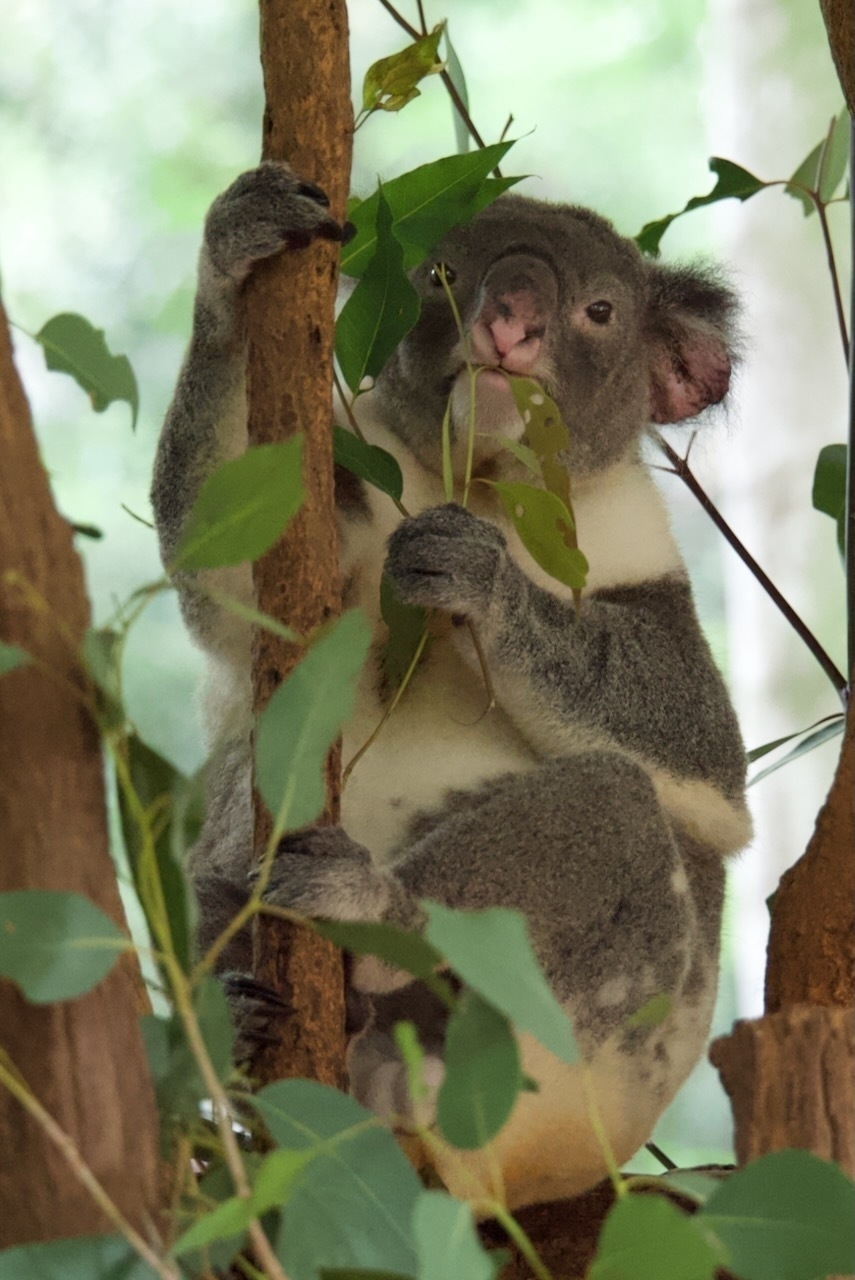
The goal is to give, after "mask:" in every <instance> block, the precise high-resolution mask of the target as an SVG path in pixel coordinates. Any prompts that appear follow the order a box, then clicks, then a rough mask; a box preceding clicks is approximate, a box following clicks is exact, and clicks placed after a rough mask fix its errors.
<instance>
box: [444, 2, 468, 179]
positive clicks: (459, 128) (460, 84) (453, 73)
mask: <svg viewBox="0 0 855 1280" xmlns="http://www.w3.org/2000/svg"><path fill="white" fill-rule="evenodd" d="M445 55H446V63H447V68H446V69H447V71H448V75H449V79H450V80H451V83H452V84H453V85H454V87H455V89H456V90H457V95H458V97H459V98H460V101H461V102H462V103H463V106H464V107H465V109H466V111H467V112H468V111H469V90H468V89H467V88H466V76H465V74H464V72H463V64H462V63H461V61H460V59H459V58H458V56H457V50H456V49H455V47H454V45H453V44H452V43H451V33H450V32H449V29H448V22H447V21H446V24H445ZM451 114H452V118H453V120H454V140H455V142H456V143H457V151H458V154H460V155H465V154H466V152H467V151H468V150H469V147H470V142H471V139H470V136H469V129H468V128H467V126H466V122H465V120H464V119H463V117H462V116H461V114H460V112H459V111H458V110H457V106H456V104H455V103H454V102H452V103H451Z"/></svg>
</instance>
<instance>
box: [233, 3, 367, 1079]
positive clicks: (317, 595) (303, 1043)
mask: <svg viewBox="0 0 855 1280" xmlns="http://www.w3.org/2000/svg"><path fill="white" fill-rule="evenodd" d="M261 58H262V66H263V70H264V88H265V97H266V107H265V115H264V141H263V154H264V158H265V159H277V160H288V161H289V162H290V163H291V164H292V165H293V167H294V168H295V170H296V171H297V172H298V173H299V174H300V176H301V177H303V178H306V179H309V180H311V181H313V182H317V183H318V184H319V185H320V186H322V187H323V188H324V190H325V191H326V192H327V194H328V196H329V198H330V205H331V211H332V213H333V215H334V216H335V217H338V218H339V219H341V220H343V219H344V216H345V208H346V201H347V192H348V182H349V177H350V153H351V141H352V131H353V117H352V110H351V105H350V77H349V51H348V30H347V12H346V8H345V3H344V0H261ZM337 278H338V248H337V246H335V245H332V244H330V243H329V242H327V241H319V242H318V243H316V244H313V245H312V246H311V247H310V248H309V249H308V250H306V251H305V252H302V253H294V254H286V255H283V256H282V257H281V258H278V259H276V260H274V261H271V262H270V263H267V264H263V265H262V266H261V267H260V268H259V269H258V271H257V273H255V275H254V278H253V280H252V281H251V287H250V289H249V291H248V298H247V330H248V344H249V345H248V353H249V354H248V362H249V363H248V372H249V433H250V441H251V442H252V443H254V444H260V443H267V442H271V441H276V440H285V439H287V438H288V437H289V436H292V435H293V434H294V432H295V431H298V430H299V431H302V433H303V435H304V467H303V476H304V482H305V488H306V501H305V504H304V506H303V508H302V510H301V511H300V513H299V515H298V516H297V518H296V519H295V520H294V521H293V523H292V525H291V526H290V528H289V529H288V530H287V531H286V534H285V536H284V537H283V538H282V539H281V540H280V541H279V542H278V543H277V545H276V546H275V547H273V548H272V549H271V550H270V551H269V552H268V553H267V554H266V555H265V556H263V557H262V558H261V559H260V560H259V561H258V563H257V564H256V566H255V583H256V590H257V593H258V604H259V608H261V609H263V610H264V611H265V612H267V613H271V614H273V615H274V616H275V617H277V618H279V619H280V620H281V621H283V622H287V623H288V624H289V625H291V626H293V627H294V628H295V629H296V630H298V631H300V632H303V633H305V632H309V631H311V630H312V628H313V627H316V626H317V625H318V624H319V623H322V622H324V621H326V620H327V619H328V618H330V617H331V616H333V615H334V614H336V613H337V612H338V611H339V609H340V603H341V601H340V583H339V571H338V547H337V536H336V525H335V516H334V502H333V463H332V434H331V431H330V425H331V422H332V392H331V388H332V353H333V316H334V304H335V294H336V284H337ZM297 657H298V654H297V652H296V651H295V650H294V648H293V646H288V645H287V644H285V643H283V642H282V641H280V640H278V639H277V638H276V637H274V636H271V635H270V634H269V633H267V632H262V633H259V634H258V636H257V640H256V649H255V654H254V660H253V667H254V677H253V680H254V696H255V705H256V709H258V710H260V709H261V708H262V707H263V706H264V704H265V703H266V702H267V699H268V698H269V697H270V695H271V694H272V693H273V691H274V690H275V689H276V687H277V686H278V685H279V683H280V682H281V680H282V679H283V678H284V676H285V675H287V674H288V672H289V671H290V670H291V669H292V667H293V666H294V664H295V662H296V660H297ZM338 775H339V764H338V758H337V753H333V757H332V758H331V759H330V761H329V762H328V768H327V780H328V809H327V817H328V819H329V820H330V821H335V820H336V818H337V816H338ZM269 829H270V828H269V819H268V816H267V814H266V813H265V812H264V810H263V806H261V805H260V803H258V801H256V848H257V849H258V850H259V851H260V850H261V849H263V847H264V845H265V843H266V840H267V836H268V833H269ZM255 967H256V976H257V977H258V978H259V980H260V981H262V982H264V983H266V984H267V985H268V986H271V987H273V988H274V989H275V990H277V991H279V992H281V993H282V994H283V995H284V996H286V998H287V999H288V1000H289V1002H290V1003H291V1005H292V1008H293V1010H294V1013H293V1017H292V1018H291V1019H289V1022H288V1025H287V1026H286V1027H285V1029H284V1038H283V1040H282V1042H281V1043H279V1044H277V1045H274V1046H271V1047H270V1048H269V1049H265V1050H264V1051H263V1052H262V1054H261V1055H260V1058H259V1059H258V1060H257V1061H256V1062H255V1063H254V1070H255V1073H256V1074H257V1075H258V1076H259V1077H260V1078H261V1079H267V1080H269V1079H276V1078H278V1077H281V1076H285V1075H288V1076H293V1075H307V1076H311V1077H314V1078H316V1079H320V1080H323V1081H325V1082H327V1083H330V1084H341V1083H342V1081H343V1075H344V994H343V981H342V971H341V961H340V957H339V955H338V953H337V952H336V951H335V949H334V948H332V947H331V946H330V945H329V944H328V943H326V942H324V941H323V940H321V939H319V938H317V937H316V936H315V935H313V934H309V933H306V932H305V931H295V930H293V929H291V928H289V927H288V926H286V925H283V924H280V923H278V922H273V921H259V923H258V927H257V930H256V966H255Z"/></svg>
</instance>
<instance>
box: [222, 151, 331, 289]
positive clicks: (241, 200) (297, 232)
mask: <svg viewBox="0 0 855 1280" xmlns="http://www.w3.org/2000/svg"><path fill="white" fill-rule="evenodd" d="M328 208H329V200H328V199H327V196H326V193H325V192H324V191H322V190H321V188H320V187H318V186H316V185H315V184H314V183H313V182H304V181H303V180H302V179H301V178H299V177H297V175H296V174H295V173H294V171H293V170H292V169H291V168H290V167H289V166H288V165H287V164H282V163H279V162H276V161H270V160H268V161H265V162H264V163H263V164H260V165H259V166H258V168H257V169H252V170H250V171H249V172H248V173H242V174H241V176H240V177H239V178H237V179H236V181H235V182H233V183H232V185H231V186H230V187H229V188H228V189H227V190H226V191H224V192H223V194H222V195H221V196H218V198H217V199H216V200H215V201H214V203H213V204H212V205H211V209H210V212H209V213H208V217H207V220H206V222H205V245H206V248H207V251H208V254H209V256H210V259H211V262H212V264H213V266H214V269H215V270H216V271H218V272H220V274H221V275H225V276H229V277H230V278H231V279H233V280H235V281H241V280H243V279H244V277H245V276H246V275H247V273H248V272H249V270H250V268H251V267H252V265H253V263H255V262H259V261H261V259H263V258H270V257H272V256H273V255H274V254H276V253H280V252H281V251H282V250H283V249H285V248H289V249H302V248H305V247H306V245H308V244H309V243H310V242H311V241H312V240H314V239H315V238H317V237H320V238H321V239H325V240H339V241H340V240H343V239H345V238H348V236H347V231H346V230H345V228H343V227H342V226H340V224H339V223H338V222H336V221H335V219H334V218H331V217H330V215H329V213H328V212H327V209H328Z"/></svg>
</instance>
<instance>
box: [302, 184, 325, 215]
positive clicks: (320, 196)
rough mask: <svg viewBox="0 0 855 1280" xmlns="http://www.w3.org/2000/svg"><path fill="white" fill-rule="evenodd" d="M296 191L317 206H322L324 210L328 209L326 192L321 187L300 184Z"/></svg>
mask: <svg viewBox="0 0 855 1280" xmlns="http://www.w3.org/2000/svg"><path fill="white" fill-rule="evenodd" d="M297 191H298V193H299V194H300V195H301V196H307V197H308V198H309V199H310V200H314V201H315V202H316V203H317V204H322V205H323V206H324V208H325V209H328V208H329V207H330V201H329V196H328V195H327V193H326V191H324V190H323V188H322V187H318V186H315V184H314V182H301V183H300V185H299V187H298V188H297Z"/></svg>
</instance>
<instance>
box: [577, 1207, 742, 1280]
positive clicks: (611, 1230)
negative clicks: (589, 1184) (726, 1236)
mask: <svg viewBox="0 0 855 1280" xmlns="http://www.w3.org/2000/svg"><path fill="white" fill-rule="evenodd" d="M726 1262H727V1255H726V1253H725V1251H724V1250H723V1249H717V1248H716V1247H715V1245H714V1244H713V1243H712V1242H711V1241H710V1240H709V1239H708V1238H707V1237H706V1235H705V1233H704V1232H703V1230H700V1229H699V1228H698V1226H697V1221H696V1218H691V1217H689V1216H688V1215H687V1214H685V1213H683V1212H682V1211H681V1210H680V1209H677V1208H675V1206H674V1205H673V1204H671V1202H670V1201H669V1200H666V1199H665V1198H664V1197H663V1196H656V1195H625V1196H621V1197H620V1198H619V1199H618V1200H617V1202H616V1203H615V1204H614V1206H613V1207H612V1209H611V1210H610V1212H609V1215H608V1217H607V1218H606V1221H605V1224H604V1226H603V1229H602V1232H601V1234H600V1239H599V1244H598V1246H597V1254H596V1257H595V1258H594V1261H593V1263H592V1264H591V1267H590V1270H589V1271H588V1273H587V1274H588V1280H713V1276H714V1275H715V1272H716V1268H717V1267H719V1266H722V1265H723V1264H724V1263H726ZM745 1280H747V1277H746V1278H745Z"/></svg>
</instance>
